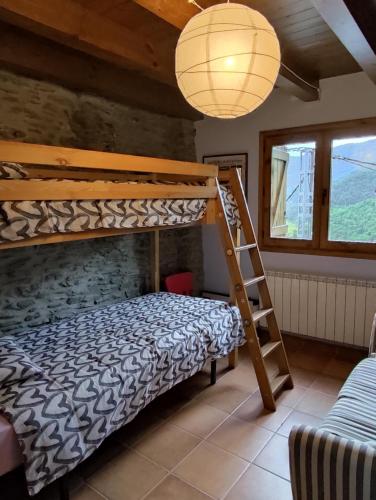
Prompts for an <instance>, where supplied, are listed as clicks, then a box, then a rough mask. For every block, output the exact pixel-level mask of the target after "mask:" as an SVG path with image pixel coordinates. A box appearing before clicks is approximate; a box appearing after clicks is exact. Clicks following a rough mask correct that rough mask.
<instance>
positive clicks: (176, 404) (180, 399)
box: [146, 385, 192, 419]
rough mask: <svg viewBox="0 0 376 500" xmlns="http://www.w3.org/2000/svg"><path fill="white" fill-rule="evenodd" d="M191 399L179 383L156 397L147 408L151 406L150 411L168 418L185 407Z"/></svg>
mask: <svg viewBox="0 0 376 500" xmlns="http://www.w3.org/2000/svg"><path fill="white" fill-rule="evenodd" d="M191 399H192V398H191V397H190V396H189V395H187V394H186V392H185V391H182V390H181V389H180V385H177V386H175V387H173V388H172V389H170V390H169V391H167V392H165V393H164V394H162V395H161V396H159V397H158V398H157V399H155V400H154V401H153V402H152V404H151V405H149V406H148V407H147V408H149V407H150V411H151V412H152V413H153V414H154V415H156V416H157V417H159V418H162V419H166V418H169V417H170V416H171V415H174V414H175V413H176V412H177V411H179V410H180V409H181V408H183V407H184V406H185V405H186V404H188V403H189V402H190V401H191ZM147 408H146V409H147Z"/></svg>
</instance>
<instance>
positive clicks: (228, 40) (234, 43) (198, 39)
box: [175, 3, 281, 119]
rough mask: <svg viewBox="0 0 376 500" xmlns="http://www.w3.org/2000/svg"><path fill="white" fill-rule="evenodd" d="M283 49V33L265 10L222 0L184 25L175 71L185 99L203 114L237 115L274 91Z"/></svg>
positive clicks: (178, 45)
mask: <svg viewBox="0 0 376 500" xmlns="http://www.w3.org/2000/svg"><path fill="white" fill-rule="evenodd" d="M280 64H281V54H280V47H279V42H278V38H277V35H276V33H275V31H274V29H273V27H272V26H271V24H270V23H269V22H268V20H267V19H266V18H265V17H264V16H263V15H262V14H260V12H258V11H256V10H254V9H251V8H249V7H247V6H246V5H241V4H237V3H222V4H219V5H214V6H213V7H209V8H208V9H205V10H203V11H202V12H199V13H198V14H197V15H195V16H194V17H192V19H190V20H189V21H188V23H187V25H186V26H185V28H184V29H183V31H182V33H181V35H180V37H179V40H178V43H177V46H176V53H175V73H176V78H177V82H178V85H179V88H180V90H181V92H182V94H183V96H184V97H185V99H186V100H187V101H188V102H189V104H191V106H193V107H194V108H195V109H197V110H198V111H200V112H201V113H203V114H205V115H208V116H214V117H217V118H224V119H226V118H236V117H238V116H242V115H245V114H247V113H250V112H251V111H253V110H254V109H256V108H257V107H258V106H260V104H262V103H263V102H264V101H265V99H266V98H267V97H268V95H269V94H270V92H271V91H272V90H273V87H274V83H275V81H276V78H277V75H278V72H279V67H280Z"/></svg>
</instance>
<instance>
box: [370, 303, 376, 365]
mask: <svg viewBox="0 0 376 500" xmlns="http://www.w3.org/2000/svg"><path fill="white" fill-rule="evenodd" d="M375 341H376V313H375V315H374V317H373V322H372V327H371V336H370V340H369V350H368V356H370V357H373V358H374V357H376V346H375Z"/></svg>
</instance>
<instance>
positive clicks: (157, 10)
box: [133, 0, 319, 101]
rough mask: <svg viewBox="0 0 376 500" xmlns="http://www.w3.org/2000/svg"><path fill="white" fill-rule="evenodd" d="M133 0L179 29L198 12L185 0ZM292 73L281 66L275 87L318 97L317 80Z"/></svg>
mask: <svg viewBox="0 0 376 500" xmlns="http://www.w3.org/2000/svg"><path fill="white" fill-rule="evenodd" d="M133 1H134V2H135V3H136V4H138V5H140V6H141V7H144V9H147V10H148V11H150V12H152V13H153V14H155V15H156V16H158V17H160V18H161V19H163V20H165V21H166V22H168V23H170V24H172V25H173V26H175V27H176V28H179V29H183V28H184V26H185V25H186V24H187V22H188V21H189V19H191V17H193V16H194V15H195V14H197V13H198V12H199V10H198V9H197V7H195V6H194V5H192V4H190V3H188V1H187V0H175V1H174V2H173V4H172V2H171V0H133ZM199 3H200V5H201V6H202V7H205V8H207V7H210V6H211V5H214V4H216V3H218V1H216V0H202V1H200V2H199ZM241 3H245V2H241ZM294 73H295V74H299V72H297V71H293V72H291V71H288V70H286V69H285V68H284V67H283V66H282V67H281V71H280V75H279V77H278V79H277V83H276V85H277V87H278V88H280V89H281V90H283V91H285V92H287V93H289V94H292V95H294V96H296V97H298V98H299V99H301V100H303V101H316V100H317V99H319V91H318V89H317V88H318V82H312V81H310V79H309V77H308V76H303V79H304V80H305V81H306V82H309V83H308V84H306V83H304V82H303V81H302V80H300V79H299V77H297V76H296V75H294Z"/></svg>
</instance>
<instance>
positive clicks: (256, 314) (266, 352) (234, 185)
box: [217, 168, 293, 411]
mask: <svg viewBox="0 0 376 500" xmlns="http://www.w3.org/2000/svg"><path fill="white" fill-rule="evenodd" d="M228 181H229V187H230V190H231V192H232V194H233V196H234V199H235V201H236V203H237V206H238V210H239V216H240V222H241V229H242V231H243V238H244V244H242V245H240V244H239V246H236V243H235V242H234V237H233V232H232V230H231V225H230V223H229V221H228V218H227V215H226V210H225V205H224V202H223V199H222V196H221V195H220V192H221V191H220V183H219V181H218V180H217V188H218V193H219V195H218V197H217V221H218V225H219V228H220V233H221V238H222V243H223V246H224V249H225V254H226V259H227V264H228V268H229V272H230V278H231V281H232V284H233V287H234V294H235V297H236V303H237V305H238V307H239V310H240V314H241V316H242V319H243V326H244V331H245V334H246V338H247V345H248V349H249V352H250V355H251V358H252V362H253V366H254V369H255V372H256V376H257V381H258V384H259V387H260V392H261V396H262V399H263V402H264V406H265V408H266V409H268V410H270V411H274V410H275V409H276V404H275V396H276V394H277V393H278V392H279V391H281V390H282V389H283V388H289V389H290V388H292V387H293V382H292V378H291V373H290V368H289V364H288V360H287V356H286V351H285V348H284V345H283V340H282V337H281V332H280V330H279V328H278V324H277V320H276V317H275V313H274V309H273V304H272V301H271V298H270V293H269V289H268V285H267V282H266V278H265V271H264V266H263V264H262V260H261V255H260V251H259V248H258V245H257V240H256V236H255V232H254V229H253V224H252V221H251V217H250V214H249V211H248V205H247V201H246V198H245V195H244V191H243V186H242V183H241V180H240V175H239V172H238V169H236V168H231V169H230V172H229V176H228ZM237 243H239V242H237ZM242 252H247V253H248V255H249V257H250V261H251V264H252V267H253V272H254V275H255V276H254V277H253V278H250V279H244V278H243V275H242V271H241V267H240V259H239V255H240V253H242ZM251 285H257V286H258V290H259V296H260V299H261V303H260V309H259V310H256V311H253V308H252V304H251V303H250V302H249V299H248V293H247V288H248V287H249V286H251ZM261 304H262V306H261ZM262 318H265V319H266V321H267V325H268V330H269V337H270V339H269V341H268V342H267V343H266V344H265V345H263V346H261V345H260V341H259V338H258V335H257V329H256V326H257V323H258V322H259V321H260V320H261V319H262ZM272 353H274V357H275V359H276V361H277V364H278V373H277V375H274V376H269V374H268V372H267V368H266V364H265V360H266V358H267V357H268V356H271V354H272Z"/></svg>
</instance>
